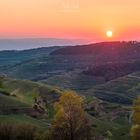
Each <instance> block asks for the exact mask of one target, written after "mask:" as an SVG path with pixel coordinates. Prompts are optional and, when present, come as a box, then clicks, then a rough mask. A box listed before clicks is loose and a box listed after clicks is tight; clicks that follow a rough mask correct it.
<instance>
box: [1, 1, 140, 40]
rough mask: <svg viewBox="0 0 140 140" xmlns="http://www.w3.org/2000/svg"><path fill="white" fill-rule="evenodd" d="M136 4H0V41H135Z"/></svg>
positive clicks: (139, 16) (139, 30)
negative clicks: (109, 37)
mask: <svg viewBox="0 0 140 140" xmlns="http://www.w3.org/2000/svg"><path fill="white" fill-rule="evenodd" d="M139 9H140V1H139V0H116V1H112V0H98V1H93V0H88V1H85V0H1V1H0V17H1V18H0V23H1V25H0V37H1V38H18V37H20V38H21V37H50V38H51V37H53V38H56V37H57V38H84V39H89V40H93V41H103V40H106V38H105V37H104V33H105V32H106V31H107V30H108V28H110V29H111V30H113V32H114V31H115V36H114V37H113V39H114V40H134V39H135V40H138V39H139V38H138V36H140V10H139Z"/></svg>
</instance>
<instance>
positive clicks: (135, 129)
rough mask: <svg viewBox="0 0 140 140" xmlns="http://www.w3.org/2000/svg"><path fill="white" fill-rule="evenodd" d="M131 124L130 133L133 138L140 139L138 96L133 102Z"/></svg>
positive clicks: (134, 139) (139, 99) (139, 105)
mask: <svg viewBox="0 0 140 140" xmlns="http://www.w3.org/2000/svg"><path fill="white" fill-rule="evenodd" d="M132 121H133V126H132V128H131V135H132V139H133V140H140V97H138V98H137V99H136V100H135V101H134V104H133V118H132Z"/></svg>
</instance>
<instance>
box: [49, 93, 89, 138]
mask: <svg viewBox="0 0 140 140" xmlns="http://www.w3.org/2000/svg"><path fill="white" fill-rule="evenodd" d="M82 105H83V99H82V98H81V97H80V96H78V95H77V94H76V93H73V92H72V91H68V92H66V93H65V94H63V95H62V96H61V97H60V100H59V101H58V102H57V103H55V105H54V107H55V110H56V115H55V117H54V121H53V125H52V139H54V140H88V139H89V134H90V126H89V122H88V119H87V116H86V113H85V112H84V109H83V106H82Z"/></svg>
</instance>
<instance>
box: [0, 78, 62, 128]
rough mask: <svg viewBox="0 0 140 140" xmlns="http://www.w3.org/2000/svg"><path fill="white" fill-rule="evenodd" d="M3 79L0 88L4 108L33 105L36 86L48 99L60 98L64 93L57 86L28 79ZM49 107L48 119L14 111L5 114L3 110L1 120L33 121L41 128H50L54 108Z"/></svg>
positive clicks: (0, 104)
mask: <svg viewBox="0 0 140 140" xmlns="http://www.w3.org/2000/svg"><path fill="white" fill-rule="evenodd" d="M2 81H3V82H2V86H1V88H0V107H2V109H12V108H13V107H14V108H17V109H22V108H28V107H29V108H30V107H32V105H33V93H34V88H35V89H38V92H39V94H40V95H41V96H43V97H46V98H47V100H49V101H52V102H53V101H54V100H56V98H58V97H59V96H60V95H61V93H62V91H60V90H59V89H57V88H56V87H51V86H48V85H44V84H40V83H36V82H31V81H27V80H23V81H22V80H17V79H11V78H4V79H3V80H2ZM1 91H2V92H1ZM3 91H6V93H9V94H13V93H15V94H16V96H11V95H7V94H5V92H3ZM47 109H48V115H49V116H48V119H47V120H39V119H35V118H32V117H30V116H27V115H24V114H14V113H12V112H10V114H5V112H2V110H1V113H0V121H3V122H4V121H6V122H7V121H8V122H14V123H15V122H16V123H31V124H34V125H37V126H39V127H41V128H48V126H49V123H50V121H51V119H52V115H53V110H52V107H51V105H50V106H48V107H47ZM4 114H5V115H4Z"/></svg>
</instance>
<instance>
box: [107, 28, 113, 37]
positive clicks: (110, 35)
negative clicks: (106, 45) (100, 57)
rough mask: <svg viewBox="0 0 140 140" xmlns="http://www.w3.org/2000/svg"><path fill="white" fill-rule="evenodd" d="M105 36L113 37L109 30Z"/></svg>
mask: <svg viewBox="0 0 140 140" xmlns="http://www.w3.org/2000/svg"><path fill="white" fill-rule="evenodd" d="M106 36H107V37H108V38H111V37H112V36H113V32H112V31H111V30H108V31H107V32H106Z"/></svg>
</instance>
